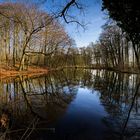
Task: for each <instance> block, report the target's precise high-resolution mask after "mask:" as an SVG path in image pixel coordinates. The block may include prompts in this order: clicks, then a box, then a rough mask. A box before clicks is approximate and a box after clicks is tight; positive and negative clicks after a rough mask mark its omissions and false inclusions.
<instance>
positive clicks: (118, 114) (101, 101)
mask: <svg viewBox="0 0 140 140" xmlns="http://www.w3.org/2000/svg"><path fill="white" fill-rule="evenodd" d="M3 114H4V115H3ZM0 116H1V122H0V125H1V128H0V140H1V139H5V140H112V139H113V140H119V139H121V140H129V139H130V140H138V139H140V77H139V75H135V74H122V73H115V72H111V71H105V70H82V69H69V70H61V71H56V72H50V73H48V74H47V75H40V76H34V77H29V76H17V77H15V78H12V77H11V78H9V79H1V80H0ZM3 117H5V120H3Z"/></svg>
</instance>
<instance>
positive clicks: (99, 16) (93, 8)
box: [45, 0, 106, 47]
mask: <svg viewBox="0 0 140 140" xmlns="http://www.w3.org/2000/svg"><path fill="white" fill-rule="evenodd" d="M65 1H67V2H68V1H69V0H59V2H58V1H57V0H56V1H55V0H53V1H52V0H48V2H47V3H46V5H45V9H46V10H47V11H49V12H54V11H59V8H60V9H62V7H63V6H64V5H65ZM77 2H78V3H80V4H81V5H82V7H83V10H82V12H79V10H78V9H77V8H76V7H75V8H71V9H70V11H69V13H68V14H70V15H72V16H75V19H77V20H78V21H79V22H81V23H82V22H84V24H85V25H86V26H85V28H84V29H83V28H82V27H80V26H78V28H77V25H76V23H73V24H72V23H70V24H66V23H64V22H63V23H64V26H65V28H66V31H67V32H68V34H69V35H70V37H72V38H73V39H74V40H75V42H76V45H77V47H83V46H85V47H86V46H87V45H89V43H90V42H94V43H95V42H96V41H97V40H98V38H99V35H100V33H101V31H102V28H101V26H102V25H104V24H105V22H106V20H105V15H104V13H103V12H102V11H101V5H102V4H101V3H102V0H77ZM60 20H62V19H60Z"/></svg>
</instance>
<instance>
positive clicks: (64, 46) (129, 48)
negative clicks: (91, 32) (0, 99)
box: [0, 2, 140, 73]
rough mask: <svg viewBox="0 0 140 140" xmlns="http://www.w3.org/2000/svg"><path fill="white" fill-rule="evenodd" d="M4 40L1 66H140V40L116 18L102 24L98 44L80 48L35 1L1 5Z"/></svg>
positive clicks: (130, 68) (135, 70) (126, 68)
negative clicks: (119, 24) (133, 37)
mask: <svg viewBox="0 0 140 140" xmlns="http://www.w3.org/2000/svg"><path fill="white" fill-rule="evenodd" d="M68 4H70V3H68ZM76 4H77V3H76ZM69 6H71V5H69ZM65 8H69V7H68V5H66V7H64V9H63V11H62V12H63V13H62V14H63V15H61V16H63V18H64V19H65V21H66V22H68V21H67V19H66V17H65V15H64V14H65V11H64V10H65ZM79 24H80V23H79ZM79 26H80V25H79ZM138 34H139V33H138ZM132 36H135V35H132ZM0 42H1V43H0V44H1V45H0V50H1V51H0V65H1V68H2V67H6V68H7V69H14V70H16V71H23V70H28V67H32V66H35V67H46V68H63V67H83V68H100V69H110V70H119V71H122V72H133V73H138V72H139V69H140V68H139V67H140V62H139V59H140V58H139V56H140V48H139V44H140V43H139V41H137V42H136V41H134V39H132V38H130V35H129V33H128V32H127V31H124V29H123V28H120V27H119V26H118V24H117V22H116V21H114V20H111V19H110V22H108V23H106V24H105V25H104V26H103V27H102V32H101V34H100V37H99V39H98V41H97V42H96V43H93V42H91V43H89V45H88V46H84V47H80V48H79V47H76V44H75V41H74V39H73V38H71V37H70V36H69V35H68V33H67V32H66V30H65V28H64V27H63V25H62V24H61V23H60V20H58V18H57V16H56V15H49V14H48V13H47V12H46V11H42V10H40V8H38V7H37V6H36V5H35V4H32V5H31V4H28V3H26V4H25V3H20V2H15V3H12V2H6V3H1V4H0Z"/></svg>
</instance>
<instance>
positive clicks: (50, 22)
mask: <svg viewBox="0 0 140 140" xmlns="http://www.w3.org/2000/svg"><path fill="white" fill-rule="evenodd" d="M0 42H1V45H0V49H1V51H0V62H1V63H4V64H7V66H10V65H12V66H14V67H17V68H18V70H24V69H27V66H28V65H30V64H35V65H47V61H48V59H49V58H51V57H53V55H54V53H55V52H56V51H58V50H61V49H63V48H69V47H71V46H72V39H71V38H70V37H69V35H68V34H67V32H66V31H65V29H64V27H63V26H62V25H61V24H60V22H59V21H58V20H57V19H55V18H54V17H53V16H52V15H49V14H47V13H46V12H44V11H41V10H40V9H39V8H38V7H37V6H36V5H33V4H32V5H31V4H23V3H2V4H1V5H0Z"/></svg>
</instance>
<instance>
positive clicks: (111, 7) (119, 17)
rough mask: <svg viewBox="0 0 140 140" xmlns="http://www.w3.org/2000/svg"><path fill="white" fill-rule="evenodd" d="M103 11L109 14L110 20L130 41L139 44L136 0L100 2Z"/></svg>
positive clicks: (139, 11)
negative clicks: (112, 20)
mask: <svg viewBox="0 0 140 140" xmlns="http://www.w3.org/2000/svg"><path fill="white" fill-rule="evenodd" d="M102 1H103V7H102V9H103V10H105V9H106V10H107V11H108V12H109V16H110V18H112V19H114V20H115V21H116V22H117V24H118V25H119V26H120V27H121V28H122V29H123V30H124V31H125V32H126V33H127V34H128V35H129V37H130V39H131V40H132V41H134V42H135V43H136V44H139V42H140V41H139V38H140V8H139V4H138V1H136V0H102Z"/></svg>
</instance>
